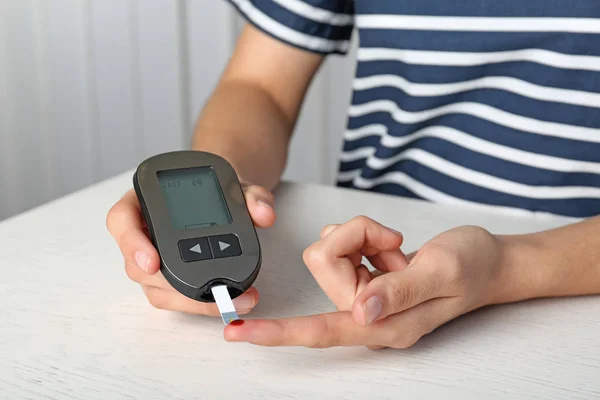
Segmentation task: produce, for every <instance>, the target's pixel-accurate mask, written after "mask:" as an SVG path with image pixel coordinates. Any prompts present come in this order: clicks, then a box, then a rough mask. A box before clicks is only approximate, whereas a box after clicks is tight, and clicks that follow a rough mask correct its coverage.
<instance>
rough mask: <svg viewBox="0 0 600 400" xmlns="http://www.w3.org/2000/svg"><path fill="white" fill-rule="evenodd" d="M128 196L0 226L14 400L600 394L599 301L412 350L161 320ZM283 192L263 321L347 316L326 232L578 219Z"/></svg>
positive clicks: (310, 188) (509, 316) (514, 315)
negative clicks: (262, 337) (332, 274)
mask: <svg viewBox="0 0 600 400" xmlns="http://www.w3.org/2000/svg"><path fill="white" fill-rule="evenodd" d="M130 186H131V174H126V175H123V176H119V177H117V178H114V179H111V180H109V181H106V182H103V183H100V184H98V185H95V186H93V187H91V188H88V189H86V190H84V191H81V192H78V193H75V194H73V195H70V196H68V197H66V198H63V199H60V200H58V201H56V202H53V203H50V204H47V205H44V206H42V207H40V208H38V209H35V210H32V211H30V212H27V213H25V214H23V215H20V216H17V217H15V218H12V219H9V220H7V221H4V222H2V223H0V243H1V245H0V246H1V247H0V265H1V266H2V276H1V277H0V300H1V301H2V304H1V307H0V321H1V324H2V327H1V328H0V398H6V399H30V398H35V399H36V398H48V399H106V398H110V399H120V398H124V399H129V398H139V399H166V398H170V399H196V398H199V399H217V398H218V399H228V398H235V399H239V398H242V399H288V398H308V397H311V398H330V399H348V398H357V399H375V398H377V399H397V398H401V399H405V400H409V399H428V398H446V399H468V398H474V399H482V398H485V399H497V398H509V399H519V398H536V399H537V398H539V399H541V398H548V399H550V398H552V399H557V398H570V399H592V398H594V399H598V398H600V297H581V298H570V299H556V300H535V301H530V302H526V303H520V304H513V305H505V306H496V307H491V308H486V309H482V310H479V311H476V312H473V313H471V314H468V315H466V316H463V317H461V318H459V319H457V320H455V321H453V322H450V323H448V324H447V325H445V326H443V327H442V328H440V329H438V330H436V331H434V332H433V333H432V334H430V335H428V336H427V337H425V338H423V339H422V340H421V341H419V342H418V343H417V344H416V345H415V346H413V347H412V348H410V349H407V350H391V349H388V350H383V351H371V350H368V349H366V348H362V347H351V348H335V349H323V350H311V349H304V348H297V347H285V348H262V347H257V346H253V345H249V344H242V343H227V342H225V341H224V340H223V338H222V330H223V325H222V322H221V321H220V320H219V319H217V318H208V317H200V316H191V315H184V314H180V313H174V312H168V311H161V310H156V309H153V308H152V307H151V306H150V305H149V304H148V302H147V301H146V299H145V297H144V295H143V294H142V292H141V290H140V289H139V287H138V286H137V285H135V284H134V283H132V282H130V281H129V280H128V279H127V278H126V276H125V272H124V268H123V265H122V259H121V256H120V253H119V251H118V249H117V247H116V245H115V243H114V242H113V240H112V239H111V238H110V237H109V235H108V233H107V231H106V228H105V215H106V212H107V210H108V209H109V208H110V206H111V205H112V204H113V202H114V201H115V200H116V199H118V198H119V197H120V196H121V195H122V194H123V193H124V191H126V190H127V189H129V188H130ZM277 197H278V222H277V223H276V226H275V227H274V228H271V229H268V230H260V231H259V236H260V239H261V243H262V246H263V251H264V259H263V268H262V271H261V274H260V275H259V277H258V280H257V282H256V286H257V287H258V289H259V290H260V292H261V303H260V304H259V306H258V307H257V309H256V311H255V312H254V313H253V314H252V316H255V317H283V316H294V315H305V314H309V313H318V312H325V311H332V310H334V307H333V306H332V304H331V303H330V302H329V300H328V299H327V297H326V296H325V295H324V294H323V293H322V292H321V291H320V289H319V287H318V286H317V284H316V283H315V281H314V280H313V278H312V277H311V275H310V274H309V272H308V271H307V269H306V268H305V267H304V265H303V262H302V257H301V254H302V250H303V249H304V248H306V247H307V246H308V245H309V244H310V243H312V242H313V241H314V240H316V239H317V238H318V234H319V231H320V229H321V227H322V226H324V225H325V224H328V223H338V222H342V221H345V220H348V219H350V218H351V217H353V216H356V215H358V214H364V215H368V216H370V217H373V218H375V219H377V220H379V221H381V222H383V223H385V224H388V225H390V226H393V227H395V228H397V229H399V230H401V231H402V232H404V233H405V236H406V242H405V246H404V248H405V250H407V251H411V250H414V249H416V248H418V247H419V246H420V245H421V244H422V243H423V242H425V241H426V240H427V239H429V238H431V237H432V236H434V235H436V234H437V233H440V232H442V231H443V230H446V229H449V228H451V227H454V226H458V225H463V224H477V225H481V226H484V227H486V228H488V229H490V230H492V231H493V232H496V233H511V232H512V233H518V232H529V231H537V230H542V229H547V228H550V227H554V226H559V225H562V224H565V223H567V221H566V220H562V219H558V218H555V219H554V218H553V219H550V218H547V217H523V216H509V215H505V214H500V213H489V212H481V211H476V210H473V209H467V208H461V207H443V206H438V205H433V204H429V203H425V202H421V201H415V200H408V199H401V198H396V197H391V196H383V195H376V194H372V193H365V192H358V191H351V190H348V189H339V188H333V187H326V186H317V185H302V184H291V183H285V184H282V185H281V187H280V188H279V189H278V190H277Z"/></svg>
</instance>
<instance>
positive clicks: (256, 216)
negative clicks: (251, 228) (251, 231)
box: [243, 185, 276, 228]
mask: <svg viewBox="0 0 600 400" xmlns="http://www.w3.org/2000/svg"><path fill="white" fill-rule="evenodd" d="M243 189H244V196H245V197H246V205H247V206H248V211H249V212H250V216H251V217H252V221H253V222H254V225H256V226H257V227H259V228H269V227H271V226H272V225H273V224H274V223H275V219H276V215H275V196H273V194H272V193H271V192H269V191H268V190H267V189H265V188H264V187H262V186H257V185H244V187H243Z"/></svg>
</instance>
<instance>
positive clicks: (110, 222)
mask: <svg viewBox="0 0 600 400" xmlns="http://www.w3.org/2000/svg"><path fill="white" fill-rule="evenodd" d="M122 208H123V206H122V205H121V202H119V203H116V204H115V205H113V206H112V207H111V208H110V210H109V211H108V214H106V228H107V229H108V231H109V232H111V233H113V232H114V229H115V226H116V222H117V221H116V220H117V219H118V217H119V216H120V214H121V213H122V211H121V209H122Z"/></svg>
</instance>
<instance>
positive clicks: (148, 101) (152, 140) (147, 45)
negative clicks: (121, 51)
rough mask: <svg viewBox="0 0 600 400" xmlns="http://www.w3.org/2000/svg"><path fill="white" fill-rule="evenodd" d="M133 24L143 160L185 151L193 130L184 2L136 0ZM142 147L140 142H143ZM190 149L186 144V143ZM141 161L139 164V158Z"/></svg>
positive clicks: (138, 116)
mask: <svg viewBox="0 0 600 400" xmlns="http://www.w3.org/2000/svg"><path fill="white" fill-rule="evenodd" d="M135 3H136V8H135V15H136V17H137V22H135V23H132V26H133V27H134V28H135V29H137V31H136V32H134V35H133V36H134V37H135V39H136V41H135V43H134V44H135V48H136V53H137V57H138V62H137V64H138V65H137V68H138V69H137V72H136V77H135V79H139V93H138V95H139V99H137V100H136V102H139V104H140V111H141V112H140V113H138V115H137V118H138V119H139V121H140V127H141V132H142V136H141V140H140V142H141V143H143V148H141V149H142V150H143V154H142V155H143V156H149V155H154V154H157V153H160V152H164V151H170V150H175V149H181V148H182V147H183V146H184V140H183V137H184V133H186V132H188V131H189V130H190V129H191V119H190V117H189V104H188V103H189V101H188V94H189V87H188V86H189V84H188V73H187V68H186V66H187V65H186V64H187V51H188V49H187V48H185V46H186V40H185V34H186V32H185V20H184V18H185V16H184V14H183V12H184V10H183V9H182V4H183V2H181V1H163V0H137V1H136V2H135ZM141 143H140V144H141ZM186 145H187V143H186ZM136 161H140V160H136Z"/></svg>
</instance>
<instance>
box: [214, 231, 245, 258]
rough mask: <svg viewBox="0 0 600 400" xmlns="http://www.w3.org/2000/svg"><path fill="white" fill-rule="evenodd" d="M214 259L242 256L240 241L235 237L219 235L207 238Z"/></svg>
mask: <svg viewBox="0 0 600 400" xmlns="http://www.w3.org/2000/svg"><path fill="white" fill-rule="evenodd" d="M208 241H209V243H210V248H211V249H212V252H213V256H214V258H226V257H237V256H239V255H241V254H242V248H241V246H240V241H239V239H238V237H237V236H236V235H233V234H228V235H219V236H211V237H209V238H208Z"/></svg>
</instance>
